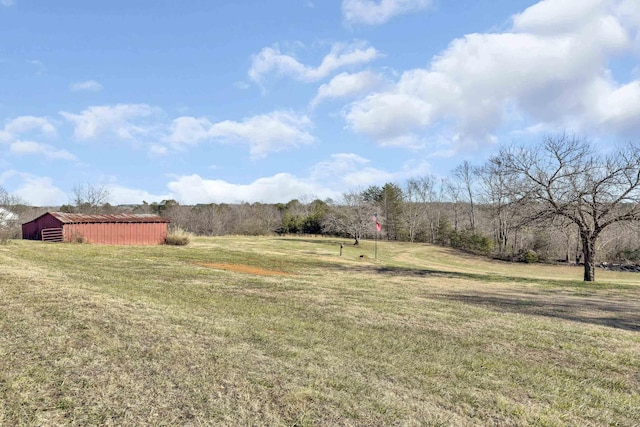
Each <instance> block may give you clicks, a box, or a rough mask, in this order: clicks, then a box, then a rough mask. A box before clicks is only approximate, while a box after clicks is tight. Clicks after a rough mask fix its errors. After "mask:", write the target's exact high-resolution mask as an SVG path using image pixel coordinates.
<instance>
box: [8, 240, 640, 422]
mask: <svg viewBox="0 0 640 427" xmlns="http://www.w3.org/2000/svg"><path fill="white" fill-rule="evenodd" d="M340 243H344V245H345V246H344V249H343V254H342V256H340ZM350 243H351V241H348V240H340V239H327V238H276V237H271V238H268V237H259V238H249V237H223V238H197V239H195V241H194V242H193V243H192V244H191V245H189V246H187V247H169V246H162V247H126V246H122V247H116V246H100V245H87V244H43V243H40V242H30V241H11V242H10V243H9V244H7V245H0V425H12V426H13V425H26V426H29V425H33V426H36V425H37V426H42V425H44V426H48V425H114V426H115V425H117V426H126V425H166V426H174V425H192V426H202V425H225V426H226V425H229V426H232V425H268V426H316V425H317V426H333V425H338V426H378V425H379V426H387V425H402V426H404V425H407V426H412V425H415V426H475V425H477V426H485V425H492V426H518V425H522V426H530V425H534V426H536V425H537V426H563V425H564V426H601V425H616V426H637V425H638V423H639V421H638V420H640V393H639V390H640V276H639V275H637V274H634V273H613V272H606V271H597V273H596V274H597V276H596V278H597V279H598V282H597V283H590V284H584V283H583V282H581V281H580V278H581V277H582V270H581V269H580V268H578V267H569V266H548V265H524V264H508V263H503V262H493V261H489V260H486V259H483V258H477V257H474V256H470V255H464V254H460V253H456V252H453V251H451V250H447V249H444V248H438V247H434V246H429V245H418V244H405V243H388V242H378V243H377V247H378V250H377V259H376V258H374V253H375V252H374V243H373V242H368V241H365V242H362V243H361V245H360V246H359V247H354V246H353V245H351V244H350Z"/></svg>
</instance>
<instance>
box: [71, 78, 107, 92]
mask: <svg viewBox="0 0 640 427" xmlns="http://www.w3.org/2000/svg"><path fill="white" fill-rule="evenodd" d="M69 89H71V90H72V91H73V92H80V91H86V92H99V91H101V90H102V89H103V87H102V85H101V84H100V83H98V82H97V81H95V80H87V81H84V82H77V83H72V84H70V85H69Z"/></svg>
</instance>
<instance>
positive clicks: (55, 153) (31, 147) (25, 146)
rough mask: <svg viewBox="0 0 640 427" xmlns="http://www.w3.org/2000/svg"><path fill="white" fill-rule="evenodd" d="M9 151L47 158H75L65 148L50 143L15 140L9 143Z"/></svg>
mask: <svg viewBox="0 0 640 427" xmlns="http://www.w3.org/2000/svg"><path fill="white" fill-rule="evenodd" d="M10 151H11V153H13V154H17V155H34V156H43V157H45V158H47V159H49V160H77V158H76V156H74V155H73V154H71V153H70V152H68V151H67V150H58V149H56V148H55V147H52V146H50V145H47V144H40V143H38V142H33V141H16V142H14V143H12V144H11V146H10Z"/></svg>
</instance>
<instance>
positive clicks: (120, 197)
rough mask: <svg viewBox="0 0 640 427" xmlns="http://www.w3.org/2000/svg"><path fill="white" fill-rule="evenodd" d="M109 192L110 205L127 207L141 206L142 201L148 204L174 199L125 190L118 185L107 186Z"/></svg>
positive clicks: (172, 197) (168, 195) (170, 196)
mask: <svg viewBox="0 0 640 427" xmlns="http://www.w3.org/2000/svg"><path fill="white" fill-rule="evenodd" d="M106 189H107V191H108V192H109V203H110V204H112V205H129V204H141V203H142V202H143V201H145V202H148V203H153V202H156V203H159V202H161V201H163V200H170V199H174V198H175V196H174V195H173V194H170V193H167V194H152V193H149V192H148V191H145V190H140V189H133V188H126V187H122V186H120V185H107V186H106Z"/></svg>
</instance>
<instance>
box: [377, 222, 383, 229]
mask: <svg viewBox="0 0 640 427" xmlns="http://www.w3.org/2000/svg"><path fill="white" fill-rule="evenodd" d="M380 230H382V225H380V223H379V222H378V221H376V231H380Z"/></svg>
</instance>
